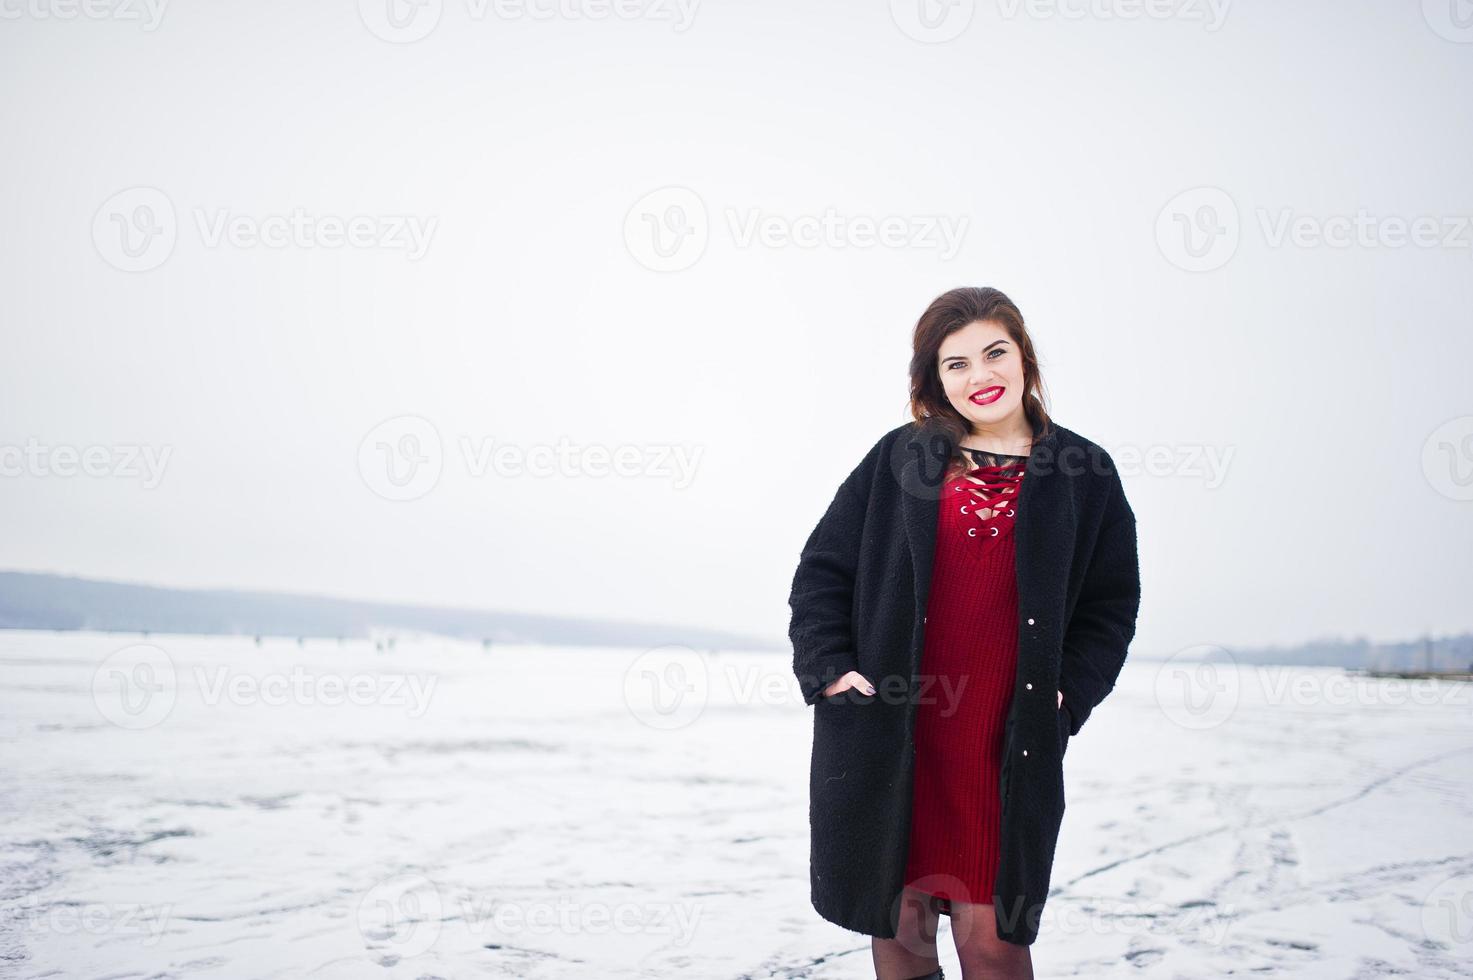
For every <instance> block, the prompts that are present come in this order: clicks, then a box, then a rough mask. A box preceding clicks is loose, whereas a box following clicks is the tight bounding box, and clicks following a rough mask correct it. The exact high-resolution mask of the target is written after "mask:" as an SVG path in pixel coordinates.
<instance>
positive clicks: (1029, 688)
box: [1023, 684, 1033, 691]
mask: <svg viewBox="0 0 1473 980" xmlns="http://www.w3.org/2000/svg"><path fill="white" fill-rule="evenodd" d="M1023 686H1024V687H1026V688H1028V690H1030V691H1031V690H1033V685H1032V684H1024V685H1023Z"/></svg>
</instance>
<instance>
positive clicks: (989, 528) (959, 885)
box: [905, 453, 1027, 912]
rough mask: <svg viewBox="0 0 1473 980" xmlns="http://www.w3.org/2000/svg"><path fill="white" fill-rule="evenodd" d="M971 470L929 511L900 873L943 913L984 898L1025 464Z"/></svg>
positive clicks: (992, 862)
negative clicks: (906, 846)
mask: <svg viewBox="0 0 1473 980" xmlns="http://www.w3.org/2000/svg"><path fill="white" fill-rule="evenodd" d="M974 461H975V462H976V463H985V464H986V465H980V466H975V465H974V466H971V467H968V470H967V471H964V472H963V473H962V474H961V475H959V476H958V477H956V478H955V479H953V480H951V481H950V482H949V483H948V484H947V485H946V486H945V487H944V488H943V489H942V493H941V499H940V501H939V502H938V504H937V506H938V508H939V512H938V514H937V526H936V556H935V564H934V565H933V566H932V572H931V594H930V597H929V598H928V600H927V605H926V624H925V646H924V653H923V658H924V659H923V662H922V666H921V677H922V685H923V686H922V687H921V689H920V691H919V694H920V697H919V702H920V703H919V705H918V706H917V711H916V729H915V786H914V790H913V792H912V796H911V821H910V856H909V861H908V864H907V867H906V873H905V881H906V884H907V885H909V886H910V887H911V888H914V889H916V890H917V891H921V892H925V893H927V894H930V895H935V896H937V897H938V898H942V899H945V900H946V901H945V902H943V904H942V910H943V911H946V912H949V911H950V903H951V901H960V902H977V903H982V904H991V903H992V901H993V892H992V889H993V880H994V878H995V877H996V875H997V859H998V838H999V837H1000V836H1001V825H1002V802H1001V800H1000V799H999V796H998V779H999V776H1000V773H1001V768H1002V754H1003V728H1004V726H1005V724H1006V722H1007V716H1008V710H1009V708H1010V707H1011V705H1012V698H1013V682H1014V680H1015V679H1016V677H1017V658H1018V586H1017V580H1016V578H1015V577H1014V565H1013V525H1014V515H1015V508H1014V506H1013V504H1014V503H1015V502H1016V501H1017V494H1018V490H1019V487H1020V485H1021V483H1022V479H1023V473H1024V467H1025V464H1026V463H1027V458H1026V457H1023V456H1002V455H998V454H991V453H988V454H982V455H980V456H974ZM989 505H991V506H989ZM989 515H990V516H989Z"/></svg>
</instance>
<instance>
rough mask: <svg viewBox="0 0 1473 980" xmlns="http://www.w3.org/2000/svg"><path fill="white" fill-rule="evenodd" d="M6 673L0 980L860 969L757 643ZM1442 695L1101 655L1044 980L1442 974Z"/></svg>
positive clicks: (1463, 841) (1063, 841)
mask: <svg viewBox="0 0 1473 980" xmlns="http://www.w3.org/2000/svg"><path fill="white" fill-rule="evenodd" d="M140 644H146V646H140ZM0 663H3V667H4V677H5V684H4V686H3V689H0V816H3V830H0V972H4V973H5V974H7V975H14V976H18V977H54V976H66V977H115V978H116V977H145V976H149V977H152V976H160V977H165V976H167V977H191V976H201V977H288V976H292V977H295V976H312V977H317V978H337V977H341V978H353V980H359V978H363V977H376V976H377V977H384V978H405V980H411V978H421V977H475V976H507V977H530V978H559V980H561V978H566V977H575V978H577V977H589V978H593V977H598V978H610V977H646V976H648V977H677V976H678V977H719V978H730V977H753V978H757V977H760V978H768V977H784V978H795V977H813V978H838V977H864V978H869V977H873V975H874V974H873V970H872V969H871V966H870V961H869V940H868V938H867V937H863V936H858V935H856V934H853V933H848V932H845V931H844V930H842V929H839V928H838V927H836V926H833V925H831V924H829V923H827V922H825V921H824V920H822V919H821V918H819V917H818V915H817V914H816V913H815V912H813V910H812V909H811V907H810V906H809V904H808V868H807V859H808V837H807V834H808V829H807V819H808V817H807V803H808V800H807V771H808V751H809V744H810V739H811V722H810V712H811V710H812V709H811V708H808V707H807V706H805V705H803V704H802V703H801V701H800V700H799V699H798V697H797V693H796V689H795V685H794V683H793V680H792V675H791V673H790V667H789V664H788V662H787V660H786V659H785V658H784V657H782V656H772V655H763V654H738V653H722V654H720V655H716V656H712V655H709V654H705V653H699V654H697V653H693V652H690V651H681V650H676V649H667V650H657V651H649V652H644V653H641V652H640V651H630V650H573V649H553V648H541V647H496V648H494V649H491V650H484V649H482V648H481V647H480V645H478V644H466V643H457V642H453V641H447V640H439V639H433V638H428V639H421V640H414V641H402V640H401V641H400V642H399V643H398V644H397V645H396V647H395V648H394V649H392V650H387V649H386V650H376V649H375V647H374V645H373V644H372V643H365V642H353V643H345V644H342V645H339V644H338V643H336V642H331V641H308V642H307V643H306V644H304V645H301V646H299V645H298V644H297V643H295V642H294V641H283V640H268V641H264V642H263V643H262V645H260V646H257V645H256V644H255V643H254V642H253V641H251V640H250V639H249V638H245V639H241V638H232V637H180V636H154V637H149V638H143V637H138V636H117V635H103V634H87V633H73V634H51V633H28V632H0ZM1209 692H1210V693H1211V694H1212V697H1211V698H1210V699H1208V698H1206V695H1207V694H1208V693H1209ZM1470 692H1473V686H1470V685H1458V684H1454V683H1437V682H1419V683H1412V682H1394V681H1377V682H1371V681H1365V680H1357V679H1352V678H1349V677H1347V676H1346V675H1344V674H1342V673H1341V672H1339V671H1336V670H1331V669H1320V668H1241V669H1239V670H1236V671H1233V670H1227V669H1223V668H1220V667H1219V668H1216V669H1207V668H1204V667H1201V666H1200V665H1199V666H1196V667H1192V666H1186V667H1178V666H1176V665H1163V664H1162V663H1155V662H1149V661H1141V660H1135V661H1132V662H1130V663H1128V664H1127V666H1126V669H1125V671H1124V673H1123V674H1122V676H1121V680H1120V684H1119V686H1118V687H1117V688H1116V690H1115V692H1114V694H1113V695H1112V696H1111V698H1110V699H1109V700H1108V701H1107V702H1106V703H1105V705H1103V706H1102V707H1101V708H1100V709H1098V710H1097V711H1096V713H1095V714H1094V715H1093V716H1092V717H1091V719H1090V721H1089V722H1088V724H1087V725H1086V726H1085V728H1084V729H1083V731H1082V732H1081V733H1080V735H1079V736H1078V737H1077V738H1075V739H1074V740H1072V741H1071V743H1070V746H1069V752H1068V755H1067V757H1066V760H1065V770H1066V785H1067V795H1068V810H1067V813H1066V815H1065V818H1064V825H1063V830H1062V834H1061V838H1060V843H1059V853H1058V856H1057V859H1056V861H1055V865H1054V881H1055V888H1056V894H1055V895H1054V896H1053V898H1052V899H1051V900H1050V902H1049V906H1048V909H1047V911H1046V912H1045V916H1044V922H1043V927H1042V933H1041V935H1040V938H1039V941H1038V943H1037V945H1035V946H1034V947H1033V956H1034V964H1035V967H1036V969H1037V972H1038V974H1039V976H1041V977H1047V976H1059V975H1069V974H1077V975H1083V976H1089V977H1110V976H1122V977H1124V976H1130V977H1161V978H1178V977H1213V978H1216V977H1221V976H1224V975H1227V974H1230V973H1231V974H1238V975H1244V974H1248V975H1253V976H1259V977H1336V978H1350V977H1357V978H1360V977H1375V976H1390V975H1397V974H1401V975H1409V976H1415V977H1418V978H1437V977H1455V976H1470V975H1473V966H1470V964H1473V789H1470V773H1473V712H1470V701H1473V697H1470ZM946 921H947V920H944V919H943V923H945V922H946ZM941 945H942V950H943V960H942V962H943V963H944V964H946V965H947V966H948V968H949V969H948V973H949V974H951V975H953V976H956V977H960V972H959V971H953V970H952V969H950V967H952V966H953V965H954V962H955V961H954V958H953V957H952V956H950V955H948V951H949V949H950V936H949V935H947V934H943V936H942V940H941Z"/></svg>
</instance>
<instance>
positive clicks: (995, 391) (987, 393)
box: [971, 385, 1007, 405]
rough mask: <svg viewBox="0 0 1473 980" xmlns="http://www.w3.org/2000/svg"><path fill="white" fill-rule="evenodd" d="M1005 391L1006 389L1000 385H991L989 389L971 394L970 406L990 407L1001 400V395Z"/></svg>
mask: <svg viewBox="0 0 1473 980" xmlns="http://www.w3.org/2000/svg"><path fill="white" fill-rule="evenodd" d="M1006 390H1007V389H1006V388H1004V387H1003V386H1002V385H993V386H992V387H990V388H983V389H982V390H981V391H974V392H972V398H971V401H972V404H973V405H991V404H992V403H993V402H995V401H997V400H998V399H999V398H1001V397H1002V393H1003V392H1004V391H1006Z"/></svg>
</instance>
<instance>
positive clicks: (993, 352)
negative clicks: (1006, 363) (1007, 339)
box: [987, 347, 1007, 360]
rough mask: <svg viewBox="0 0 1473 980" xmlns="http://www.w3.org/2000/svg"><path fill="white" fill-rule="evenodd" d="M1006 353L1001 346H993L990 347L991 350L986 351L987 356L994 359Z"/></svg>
mask: <svg viewBox="0 0 1473 980" xmlns="http://www.w3.org/2000/svg"><path fill="white" fill-rule="evenodd" d="M1006 353H1007V351H1005V350H1003V349H1002V348H1001V347H994V348H992V350H990V351H988V352H987V356H988V357H990V358H993V359H994V360H996V359H997V358H998V357H1002V356H1003V355H1004V354H1006Z"/></svg>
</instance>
